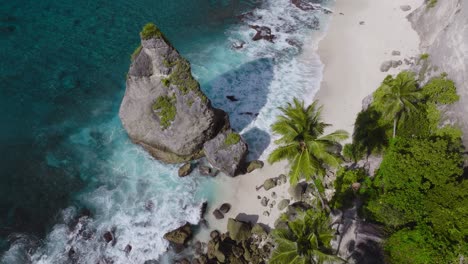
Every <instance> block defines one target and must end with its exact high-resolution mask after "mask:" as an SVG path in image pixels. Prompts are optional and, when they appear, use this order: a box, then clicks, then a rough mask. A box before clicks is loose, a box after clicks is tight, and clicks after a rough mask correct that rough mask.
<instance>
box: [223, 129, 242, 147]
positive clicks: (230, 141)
mask: <svg viewBox="0 0 468 264" xmlns="http://www.w3.org/2000/svg"><path fill="white" fill-rule="evenodd" d="M240 139H241V137H240V135H239V134H237V133H234V132H231V133H229V134H228V135H227V136H226V139H224V145H225V146H227V147H229V146H232V145H235V144H237V143H239V141H240Z"/></svg>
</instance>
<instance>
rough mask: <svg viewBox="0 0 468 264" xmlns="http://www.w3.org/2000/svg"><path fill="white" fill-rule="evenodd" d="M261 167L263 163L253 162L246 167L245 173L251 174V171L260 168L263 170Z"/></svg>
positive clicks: (259, 161)
mask: <svg viewBox="0 0 468 264" xmlns="http://www.w3.org/2000/svg"><path fill="white" fill-rule="evenodd" d="M263 165H264V163H263V161H261V160H253V161H251V162H250V163H249V165H248V166H247V173H251V172H252V171H254V170H256V169H261V168H263Z"/></svg>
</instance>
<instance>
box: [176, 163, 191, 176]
mask: <svg viewBox="0 0 468 264" xmlns="http://www.w3.org/2000/svg"><path fill="white" fill-rule="evenodd" d="M192 170H193V166H192V164H191V163H190V162H187V163H185V164H184V165H182V167H180V168H179V177H185V176H188V175H189V174H190V173H192Z"/></svg>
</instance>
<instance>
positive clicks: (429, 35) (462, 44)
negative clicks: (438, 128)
mask: <svg viewBox="0 0 468 264" xmlns="http://www.w3.org/2000/svg"><path fill="white" fill-rule="evenodd" d="M408 18H409V20H410V21H411V23H412V26H413V28H414V29H415V30H416V32H417V33H418V34H419V37H420V39H421V44H420V48H421V50H422V52H424V53H427V54H429V61H430V64H431V65H432V66H431V70H430V71H429V70H428V71H426V79H425V80H427V79H429V78H431V77H432V76H435V75H439V74H440V73H442V72H446V73H447V74H448V78H450V79H452V80H453V81H454V82H455V84H456V85H457V92H458V94H459V95H460V101H458V102H457V103H455V104H453V105H450V106H449V107H448V108H447V109H446V111H445V115H446V116H447V117H448V120H446V122H449V123H455V124H457V125H458V126H460V128H462V129H463V132H464V136H463V142H464V144H465V146H468V118H466V117H467V116H468V0H450V1H437V3H436V4H435V5H434V6H433V7H429V6H428V5H427V3H426V4H424V5H422V6H421V7H419V8H418V9H416V10H415V11H414V12H413V13H411V14H410V15H409V17H408Z"/></svg>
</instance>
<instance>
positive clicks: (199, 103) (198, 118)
mask: <svg viewBox="0 0 468 264" xmlns="http://www.w3.org/2000/svg"><path fill="white" fill-rule="evenodd" d="M140 36H141V46H140V47H138V48H137V49H136V50H135V52H134V54H133V55H132V63H131V65H130V69H129V71H128V76H127V81H126V90H125V96H124V98H123V100H122V104H121V106H120V111H119V116H120V119H121V121H122V124H123V127H124V128H125V130H126V131H127V133H128V135H129V137H130V138H131V139H132V141H133V142H134V143H136V144H139V145H141V146H142V147H143V148H145V149H146V150H147V151H148V152H149V153H150V154H151V155H152V156H153V157H155V158H156V159H159V160H162V161H164V162H167V163H179V162H184V161H189V160H193V159H196V158H200V157H201V156H203V151H202V149H203V145H204V144H205V143H206V142H207V141H209V140H211V139H213V138H214V137H216V135H218V134H219V133H220V132H222V131H223V130H225V129H227V128H228V127H229V119H228V117H227V114H226V113H225V112H224V111H222V110H219V109H216V108H214V107H212V105H211V102H210V100H209V99H208V98H207V97H206V96H205V95H204V94H203V92H202V91H201V90H200V86H199V84H198V82H197V81H196V80H195V79H194V78H193V76H192V73H191V68H190V64H189V62H188V61H186V60H185V59H184V58H183V57H182V56H181V55H180V54H179V53H178V52H177V50H176V49H175V48H174V47H172V46H171V44H170V43H169V42H168V41H167V40H166V38H165V37H164V35H163V34H162V33H161V32H160V31H159V29H158V28H157V27H156V26H155V25H154V24H147V25H146V26H145V27H144V28H143V30H142V32H141V33H140Z"/></svg>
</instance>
